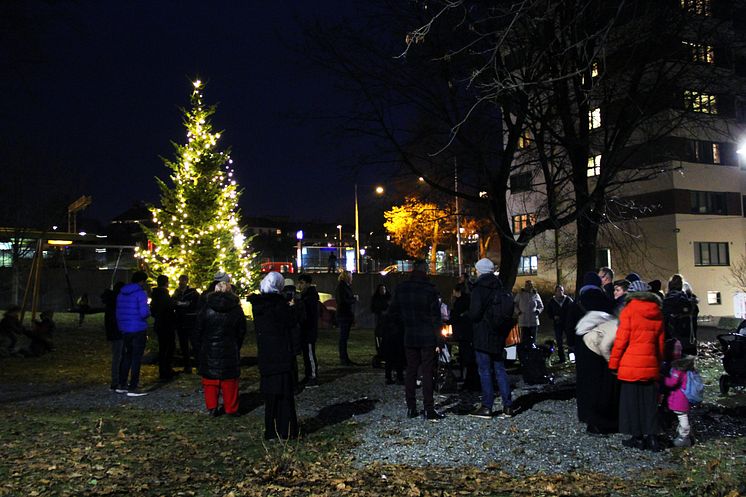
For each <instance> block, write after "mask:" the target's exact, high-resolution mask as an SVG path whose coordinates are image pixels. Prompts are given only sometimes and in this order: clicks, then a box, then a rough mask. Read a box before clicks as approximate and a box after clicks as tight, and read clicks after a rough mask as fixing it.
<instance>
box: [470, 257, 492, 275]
mask: <svg viewBox="0 0 746 497" xmlns="http://www.w3.org/2000/svg"><path fill="white" fill-rule="evenodd" d="M474 268H475V269H476V270H477V274H487V273H494V272H495V265H494V264H493V263H492V261H491V260H489V259H487V258H486V257H485V258H483V259H479V260H478V261H477V263H476V264H474Z"/></svg>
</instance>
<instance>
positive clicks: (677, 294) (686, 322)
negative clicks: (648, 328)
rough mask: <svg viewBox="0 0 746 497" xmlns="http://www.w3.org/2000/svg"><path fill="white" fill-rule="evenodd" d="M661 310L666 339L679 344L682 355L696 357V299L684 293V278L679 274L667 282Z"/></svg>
mask: <svg viewBox="0 0 746 497" xmlns="http://www.w3.org/2000/svg"><path fill="white" fill-rule="evenodd" d="M662 310H663V325H664V329H665V332H666V338H675V339H676V340H678V341H679V342H681V348H682V352H683V353H684V354H688V355H697V315H698V314H699V307H698V306H697V300H696V297H693V296H689V295H688V294H687V293H686V292H685V291H684V278H683V277H682V276H681V275H680V274H674V275H673V276H671V279H670V280H669V281H668V293H667V294H666V296H665V298H664V299H663V306H662Z"/></svg>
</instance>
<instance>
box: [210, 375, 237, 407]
mask: <svg viewBox="0 0 746 497" xmlns="http://www.w3.org/2000/svg"><path fill="white" fill-rule="evenodd" d="M202 390H203V391H204V392H205V405H206V406H207V409H208V410H210V409H216V408H217V407H218V398H219V396H220V393H221V392H222V393H223V407H224V408H225V413H226V414H233V413H235V412H238V378H231V379H229V380H210V379H208V378H202Z"/></svg>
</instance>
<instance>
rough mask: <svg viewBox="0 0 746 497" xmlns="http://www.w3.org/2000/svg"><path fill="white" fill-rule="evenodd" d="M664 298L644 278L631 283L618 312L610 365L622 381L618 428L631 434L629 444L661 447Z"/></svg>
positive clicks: (651, 448)
mask: <svg viewBox="0 0 746 497" xmlns="http://www.w3.org/2000/svg"><path fill="white" fill-rule="evenodd" d="M663 342H664V334H663V314H662V312H661V299H660V297H658V296H657V295H655V294H654V293H652V292H650V286H649V285H648V284H647V283H645V282H644V281H635V282H632V284H631V285H630V287H629V293H628V295H627V305H626V306H625V307H624V309H623V310H622V312H621V314H620V315H619V328H618V329H617V333H616V340H615V341H614V348H613V349H612V350H611V357H610V359H609V369H611V370H612V371H613V370H616V372H617V378H618V379H619V381H620V383H621V390H620V395H619V431H620V432H621V433H626V434H628V435H631V438H630V439H628V440H625V441H624V442H622V444H623V445H624V446H626V447H634V448H637V449H647V450H651V451H654V452H657V451H659V450H660V449H661V447H660V445H659V443H658V439H657V438H656V434H657V432H658V418H657V412H658V398H657V396H658V387H657V381H658V379H659V374H660V364H661V361H662V360H663Z"/></svg>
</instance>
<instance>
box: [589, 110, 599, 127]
mask: <svg viewBox="0 0 746 497" xmlns="http://www.w3.org/2000/svg"><path fill="white" fill-rule="evenodd" d="M600 127H601V109H600V108H597V109H593V110H591V111H588V129H596V128H600Z"/></svg>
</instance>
